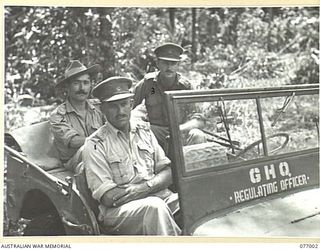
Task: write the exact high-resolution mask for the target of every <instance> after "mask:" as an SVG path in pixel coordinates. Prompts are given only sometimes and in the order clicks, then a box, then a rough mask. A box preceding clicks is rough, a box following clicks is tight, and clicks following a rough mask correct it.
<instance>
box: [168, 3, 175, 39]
mask: <svg viewBox="0 0 320 250" xmlns="http://www.w3.org/2000/svg"><path fill="white" fill-rule="evenodd" d="M175 11H176V9H175V8H169V20H170V26H171V31H172V35H174V32H175V24H174V23H175Z"/></svg>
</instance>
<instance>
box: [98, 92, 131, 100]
mask: <svg viewBox="0 0 320 250" xmlns="http://www.w3.org/2000/svg"><path fill="white" fill-rule="evenodd" d="M132 96H134V94H133V93H123V94H117V95H114V96H111V97H110V98H108V99H105V100H102V101H101V102H113V101H118V100H121V99H126V98H129V97H132Z"/></svg>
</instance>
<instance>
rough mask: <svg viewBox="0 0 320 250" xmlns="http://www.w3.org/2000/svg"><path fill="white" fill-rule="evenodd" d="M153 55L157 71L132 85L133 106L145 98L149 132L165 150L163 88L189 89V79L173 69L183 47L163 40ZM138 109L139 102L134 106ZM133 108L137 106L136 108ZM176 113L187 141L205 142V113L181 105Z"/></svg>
mask: <svg viewBox="0 0 320 250" xmlns="http://www.w3.org/2000/svg"><path fill="white" fill-rule="evenodd" d="M154 53H155V55H156V57H157V68H158V69H159V71H157V72H152V73H148V74H147V75H145V77H144V78H143V79H142V80H141V81H140V82H139V83H138V84H137V85H136V86H135V87H134V89H133V91H134V94H135V95H134V103H133V108H135V107H137V106H138V105H139V104H141V103H142V102H143V100H145V108H146V111H147V117H148V118H147V119H148V121H149V122H150V124H151V129H152V132H153V133H154V134H155V136H156V138H157V140H158V142H159V144H160V145H161V146H162V148H163V149H164V150H165V151H166V153H168V152H167V150H168V142H167V136H168V135H169V114H168V112H167V110H166V107H165V100H164V92H165V91H167V90H188V89H191V84H190V82H189V81H188V80H187V79H186V78H184V77H183V76H182V75H180V74H179V73H178V72H177V71H178V68H179V62H180V60H181V58H180V57H181V55H182V54H183V48H182V47H181V46H179V45H178V44H175V43H165V44H163V45H161V46H159V47H157V48H156V49H155V51H154ZM138 109H139V110H142V111H141V112H142V113H143V111H144V109H143V106H141V105H140V107H139V108H138ZM136 110H137V109H136ZM181 111H182V112H181V114H180V118H181V121H180V130H181V131H182V132H185V133H186V134H188V135H187V143H188V144H189V145H191V144H197V143H203V142H206V135H205V134H204V133H203V132H202V130H201V128H202V127H203V126H204V124H205V121H206V119H205V117H204V116H203V115H202V114H200V113H197V112H195V110H189V109H188V108H185V109H184V110H181Z"/></svg>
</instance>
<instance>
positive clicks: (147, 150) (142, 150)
mask: <svg viewBox="0 0 320 250" xmlns="http://www.w3.org/2000/svg"><path fill="white" fill-rule="evenodd" d="M137 146H138V152H139V157H140V158H141V159H142V161H143V162H145V164H146V167H147V172H148V174H150V175H152V174H153V173H154V168H153V167H154V149H153V147H152V146H151V145H148V144H146V143H142V142H139V143H138V144H137Z"/></svg>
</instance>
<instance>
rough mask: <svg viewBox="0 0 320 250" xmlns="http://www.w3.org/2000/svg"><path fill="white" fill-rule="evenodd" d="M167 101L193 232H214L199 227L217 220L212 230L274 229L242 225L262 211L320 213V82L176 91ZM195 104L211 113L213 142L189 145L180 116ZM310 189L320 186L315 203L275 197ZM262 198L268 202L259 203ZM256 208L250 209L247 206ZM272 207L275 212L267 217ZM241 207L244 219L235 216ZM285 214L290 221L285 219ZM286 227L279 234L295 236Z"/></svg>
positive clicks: (292, 215) (188, 230) (177, 173)
mask: <svg viewBox="0 0 320 250" xmlns="http://www.w3.org/2000/svg"><path fill="white" fill-rule="evenodd" d="M166 100H167V108H168V110H169V113H170V117H169V121H170V132H171V150H170V153H171V159H172V161H173V166H174V178H175V182H176V183H177V190H178V192H179V197H180V205H181V211H182V218H183V224H184V227H183V228H184V233H185V234H194V233H195V234H197V232H198V234H201V235H203V234H206V233H205V232H204V229H201V230H202V231H201V230H200V231H201V232H200V231H199V229H198V230H196V229H197V227H198V226H199V225H201V224H203V223H204V222H208V221H209V220H210V219H214V220H213V222H212V224H211V229H212V230H211V233H208V234H209V235H211V236H230V235H233V236H235V235H239V236H241V235H245V236H257V235H255V234H254V233H255V232H260V231H259V227H264V230H265V231H261V232H266V231H268V226H266V225H265V224H266V223H262V222H261V223H259V220H256V219H255V220H251V222H250V223H251V224H249V225H246V226H245V227H244V228H242V227H240V228H241V229H239V227H238V224H239V225H241V220H242V221H243V223H247V222H248V221H249V220H247V221H246V219H248V218H251V219H253V218H255V216H258V217H259V216H260V218H263V220H264V221H268V220H269V219H270V220H272V219H273V220H276V221H278V222H279V223H283V224H285V223H289V224H290V223H291V224H294V223H292V221H293V222H295V220H299V219H300V218H305V217H306V218H309V217H312V218H317V219H318V220H319V219H320V218H319V217H320V216H319V215H318V214H319V211H320V210H319V206H318V205H319V204H320V203H319V198H318V197H319V192H318V191H319V155H318V152H319V124H318V121H319V85H317V84H310V85H299V86H284V87H272V88H251V89H224V90H222V89H220V90H207V91H170V92H166ZM188 106H192V109H193V110H196V111H197V112H200V113H201V114H202V115H204V116H205V118H206V122H205V125H204V127H203V128H201V130H202V131H203V132H204V133H205V134H206V138H207V141H206V142H205V143H199V144H193V145H189V144H188V142H187V135H186V133H184V132H181V131H180V130H179V125H180V124H179V123H178V121H179V120H180V119H179V115H180V114H181V113H183V112H182V109H185V108H188ZM309 189H316V191H315V192H317V194H315V193H313V196H311V198H310V199H311V200H312V202H311V203H312V204H310V206H309V207H308V209H305V208H303V203H302V204H299V205H298V207H297V205H296V204H295V202H298V203H299V202H307V201H304V200H303V199H302V200H301V197H300V200H299V201H294V200H293V201H287V203H281V204H282V205H281V204H280V205H277V204H274V203H271V202H276V200H277V199H275V198H279V199H280V198H281V200H282V202H285V199H283V197H289V196H290V195H291V196H292V195H293V194H294V193H297V192H300V191H301V193H302V192H305V190H309ZM306 196H307V195H302V198H305V197H306ZM279 199H278V200H279ZM295 199H296V200H298V199H299V198H295ZM264 202H268V203H264ZM314 202H316V203H318V205H317V206H316V205H314ZM316 203H315V204H316ZM259 204H260V206H261V204H264V205H263V206H262V207H260V208H259V207H252V206H258V205H259ZM285 204H286V205H285ZM281 206H285V207H281ZM290 206H292V207H290ZM249 207H250V208H251V209H249V212H248V211H245V210H244V209H248V208H249ZM241 209H242V210H241ZM272 209H274V210H278V211H272ZM290 209H291V210H290ZM293 210H294V211H293ZM241 211H242V212H241ZM254 211H256V214H257V215H254ZM267 212H269V213H270V214H271V215H272V216H267V217H264V215H265V214H264V213H267ZM281 212H282V213H284V214H282V215H280V214H279V213H281ZM237 213H240V214H241V215H240V217H239V218H236V217H234V214H237ZM285 213H287V214H285ZM232 216H233V217H232ZM281 216H282V217H283V216H284V217H285V218H286V219H287V221H280V220H279V218H280V217H281ZM222 218H223V221H222ZM219 219H220V221H219ZM238 222H239V223H238ZM237 223H238V224H237ZM272 223H274V222H272ZM273 226H274V227H276V225H275V224H273ZM228 227H229V228H228ZM270 227H272V226H270ZM200 228H201V227H200ZM250 228H254V230H255V231H252V230H251V229H250ZM209 229H210V226H209V227H207V228H206V230H209ZM282 229H283V231H281V230H280V231H281V232H277V233H275V234H277V235H282V236H286V233H288V235H289V236H290V235H291V234H290V232H288V231H287V229H286V227H283V228H282ZM223 230H225V234H223V233H221V232H222V231H223ZM228 230H229V231H230V230H234V232H235V233H234V234H232V233H230V232H227V231H228ZM270 230H271V229H270ZM311 230H312V229H311ZM318 230H319V229H318ZM271 231H272V230H271ZM219 232H220V234H219ZM246 232H247V233H246ZM269 233H270V231H269ZM318 233H319V232H318ZM297 234H298V233H297ZM261 235H268V233H266V234H264V233H261V234H258V236H261ZM269 235H272V233H270V234H269ZM311 235H312V234H311Z"/></svg>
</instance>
